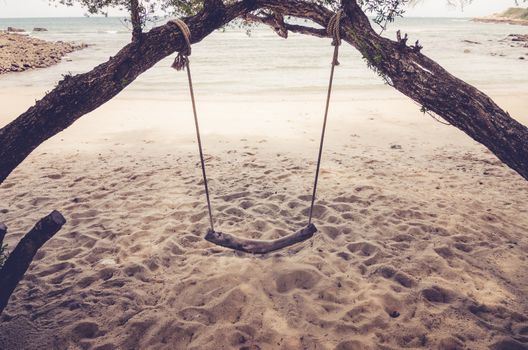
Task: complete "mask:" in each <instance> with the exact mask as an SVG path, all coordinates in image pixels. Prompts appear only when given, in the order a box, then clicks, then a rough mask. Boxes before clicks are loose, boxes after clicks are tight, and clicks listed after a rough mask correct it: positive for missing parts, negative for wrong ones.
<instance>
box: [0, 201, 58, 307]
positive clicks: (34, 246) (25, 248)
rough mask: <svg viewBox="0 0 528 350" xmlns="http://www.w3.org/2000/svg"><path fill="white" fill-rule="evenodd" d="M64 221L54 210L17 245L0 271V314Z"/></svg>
mask: <svg viewBox="0 0 528 350" xmlns="http://www.w3.org/2000/svg"><path fill="white" fill-rule="evenodd" d="M65 222H66V219H64V217H63V216H62V214H61V213H59V212H58V211H56V210H54V211H52V212H51V214H49V215H48V216H45V217H44V218H42V219H41V220H40V221H39V222H37V224H36V225H35V227H33V228H32V229H31V231H29V232H28V233H27V234H26V235H25V236H24V237H23V238H22V239H21V240H20V242H19V243H18V244H17V246H16V248H15V249H14V250H13V251H12V252H11V254H9V257H8V258H7V260H6V262H5V264H4V266H3V267H2V268H1V269H0V314H2V311H4V308H5V307H6V306H7V302H8V301H9V298H10V297H11V294H12V293H13V291H14V290H15V288H16V286H17V285H18V283H19V282H20V280H21V279H22V277H24V274H25V273H26V271H27V269H28V268H29V265H30V264H31V262H32V261H33V257H34V256H35V254H36V253H37V251H38V250H39V249H40V248H41V247H42V246H43V245H44V243H46V242H47V241H48V240H49V239H50V238H51V237H53V236H54V235H55V233H57V232H58V231H59V230H60V229H61V227H62V225H64V223H65Z"/></svg>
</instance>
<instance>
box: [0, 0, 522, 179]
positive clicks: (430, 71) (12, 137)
mask: <svg viewBox="0 0 528 350" xmlns="http://www.w3.org/2000/svg"><path fill="white" fill-rule="evenodd" d="M204 4H205V8H204V10H203V11H202V12H200V13H199V14H197V15H196V16H193V17H190V18H188V19H186V23H187V24H188V26H189V28H190V30H191V33H192V38H191V42H192V43H196V42H199V41H201V40H202V39H203V38H204V37H205V36H207V35H209V34H210V33H211V32H212V31H213V30H215V29H217V28H219V27H221V26H223V25H225V24H226V23H229V22H230V21H231V20H233V19H235V18H237V17H241V16H245V15H247V14H249V13H251V12H252V11H254V10H256V9H260V8H268V9H270V10H273V11H275V12H277V13H279V14H281V15H291V16H295V17H299V18H305V19H309V20H312V21H314V22H316V23H318V24H319V25H321V26H326V24H327V23H328V21H329V19H330V18H331V16H332V15H333V13H332V12H331V11H330V10H328V9H327V8H325V7H323V6H320V5H317V4H315V3H308V2H304V1H302V0H243V1H241V2H236V3H235V4H233V5H229V6H223V5H222V3H221V1H218V0H214V1H213V0H210V1H205V2H204ZM343 5H344V8H345V12H346V14H347V17H348V18H345V19H344V20H343V22H342V34H343V39H344V40H346V41H347V42H349V43H350V44H352V45H353V46H354V47H355V48H357V49H358V50H359V51H360V52H361V53H362V54H363V56H364V57H365V58H366V60H367V62H368V64H369V65H370V66H371V67H373V68H374V69H376V70H377V71H378V72H379V73H380V74H381V75H382V76H383V77H385V79H386V80H387V81H388V82H389V83H390V84H391V85H392V86H394V87H395V88H396V89H398V90H399V91H401V92H402V93H404V94H405V95H407V96H409V97H410V98H412V99H413V100H415V101H417V102H418V103H420V104H422V105H423V106H424V108H425V109H428V110H431V111H434V112H435V113H437V114H438V115H440V116H441V117H443V118H444V119H446V120H447V121H449V122H450V123H451V124H452V125H454V126H456V127H458V128H459V129H461V130H462V131H464V132H465V133H466V134H468V135H469V136H471V137H472V138H473V139H475V140H477V141H478V142H480V143H482V144H483V145H485V146H486V147H488V148H489V149H490V150H491V151H492V152H493V153H494V154H495V155H496V156H497V157H498V158H499V159H501V160H502V161H503V162H504V163H506V164H507V165H508V166H510V167H511V168H512V169H514V170H515V171H517V172H518V173H519V174H520V175H521V176H523V177H524V178H525V179H528V128H526V127H525V126H523V125H522V124H520V123H519V122H517V121H515V120H514V119H512V118H511V117H510V116H509V115H508V113H506V112H505V111H504V110H502V109H501V108H500V107H498V106H497V105H496V104H495V103H494V102H493V101H492V100H491V99H490V98H489V97H488V96H486V95H485V94H484V93H482V92H481V91H479V90H477V89H475V88H474V87H472V86H471V85H469V84H466V83H465V82H463V81H461V80H459V79H457V78H455V77H454V76H452V75H451V74H449V73H448V72H447V71H445V70H444V69H443V68H442V67H441V66H440V65H438V64H437V63H436V62H434V61H433V60H431V59H429V58H427V57H426V56H424V55H423V54H421V53H420V52H419V48H418V47H409V46H406V44H405V41H391V40H389V39H386V38H383V37H381V36H379V35H378V34H377V33H376V32H375V31H374V30H373V29H372V27H371V26H370V23H369V21H368V19H367V17H366V16H365V14H364V13H363V12H362V10H361V8H360V7H359V6H358V5H357V3H356V1H355V0H343ZM275 22H276V24H277V23H278V21H275ZM279 24H280V23H279ZM285 26H286V27H287V29H288V30H292V31H298V32H302V33H304V34H312V35H317V36H323V35H324V32H322V31H321V30H314V29H312V28H309V27H304V26H293V25H289V24H285ZM184 47H185V41H184V40H183V37H182V35H181V34H180V33H179V32H178V29H177V27H176V26H175V25H173V24H166V25H164V26H161V27H157V28H154V29H152V30H151V31H149V32H148V33H145V34H143V35H142V40H140V41H135V42H133V43H131V44H128V45H127V46H125V47H124V48H123V49H122V50H121V51H120V52H119V53H118V54H117V55H116V56H114V57H112V58H111V59H110V60H109V61H108V62H106V63H103V64H101V65H100V66H98V67H96V68H95V69H94V70H92V71H90V72H88V73H85V74H80V75H77V76H75V77H67V78H65V79H64V80H63V81H61V82H60V83H59V84H58V86H57V87H56V88H55V89H54V90H53V91H51V92H50V93H49V94H47V95H46V96H45V97H44V98H43V99H42V100H40V101H38V102H37V103H36V104H35V106H33V107H31V108H30V109H29V110H28V111H27V112H25V113H24V114H22V115H21V116H19V117H18V118H17V119H15V120H14V121H13V122H11V123H10V124H8V125H7V126H5V127H4V128H3V129H1V130H0V144H1V145H2V148H0V165H1V166H0V183H2V182H3V181H4V180H5V179H6V178H7V176H8V175H9V174H10V173H11V172H12V171H13V169H15V168H16V167H17V166H18V165H19V164H20V163H21V162H22V161H23V160H24V159H25V158H26V157H27V156H28V155H29V154H30V153H31V152H32V151H33V150H34V149H35V148H36V147H37V146H38V145H40V144H41V143H42V142H44V141H45V140H47V139H48V138H50V137H52V136H54V135H55V134H57V133H59V132H60V131H62V130H64V129H65V128H67V127H68V126H70V125H71V124H72V123H73V122H74V121H75V120H77V119H78V118H80V117H81V116H82V115H84V114H86V113H88V112H91V111H93V110H94V109H96V108H97V107H99V106H101V105H102V104H103V103H105V102H107V101H108V100H110V99H111V98H113V97H114V96H116V95H117V94H118V93H119V92H120V91H121V90H123V89H124V88H125V87H126V86H127V85H128V84H130V83H131V82H132V81H133V80H134V79H135V78H136V77H137V76H138V75H140V74H141V73H143V72H144V71H146V70H147V69H149V68H151V67H152V66H153V65H154V64H155V63H157V62H158V61H160V60H161V59H163V58H165V57H166V56H168V55H170V54H171V53H173V52H174V51H176V50H181V49H183V48H184Z"/></svg>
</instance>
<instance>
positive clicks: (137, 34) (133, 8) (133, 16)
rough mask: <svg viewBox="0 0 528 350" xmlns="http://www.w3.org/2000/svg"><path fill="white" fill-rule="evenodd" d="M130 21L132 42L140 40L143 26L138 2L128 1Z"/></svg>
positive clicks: (134, 0)
mask: <svg viewBox="0 0 528 350" xmlns="http://www.w3.org/2000/svg"><path fill="white" fill-rule="evenodd" d="M130 21H131V22H132V40H133V41H137V40H140V39H141V34H143V25H142V23H141V14H140V5H139V0H130Z"/></svg>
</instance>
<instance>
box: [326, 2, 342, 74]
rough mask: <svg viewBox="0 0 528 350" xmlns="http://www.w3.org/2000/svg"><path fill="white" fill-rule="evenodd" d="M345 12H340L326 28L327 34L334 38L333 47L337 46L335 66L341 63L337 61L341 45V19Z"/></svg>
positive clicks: (334, 59) (333, 62)
mask: <svg viewBox="0 0 528 350" xmlns="http://www.w3.org/2000/svg"><path fill="white" fill-rule="evenodd" d="M343 14H344V12H343V10H342V9H341V10H338V11H337V12H336V13H335V14H334V15H333V16H332V18H330V20H329V21H328V25H327V26H326V32H327V33H328V35H329V36H331V37H332V38H333V40H332V45H333V46H335V47H336V48H335V50H334V58H333V61H332V64H333V65H336V66H338V65H339V61H338V60H337V56H338V51H339V50H338V47H339V46H340V45H341V19H342V18H343Z"/></svg>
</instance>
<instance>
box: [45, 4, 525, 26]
mask: <svg viewBox="0 0 528 350" xmlns="http://www.w3.org/2000/svg"><path fill="white" fill-rule="evenodd" d="M48 1H49V2H50V3H58V4H62V5H67V6H72V5H74V4H80V5H82V6H83V7H84V8H86V10H87V12H88V14H103V15H106V14H107V13H108V9H109V8H117V9H120V10H124V11H126V12H128V13H130V12H131V10H132V8H131V6H133V5H132V4H133V3H134V1H130V0H48ZM236 1H237V0H224V3H226V4H229V3H234V2H236ZM305 1H307V2H312V3H316V4H318V5H322V6H325V7H327V8H329V9H331V10H333V11H336V10H337V9H338V8H339V7H340V6H341V0H305ZM351 1H354V0H351ZM356 1H357V2H358V4H359V5H360V6H361V7H362V9H363V10H364V11H365V12H366V13H367V14H369V15H373V16H374V22H375V23H377V24H378V25H380V26H381V27H382V28H383V29H385V27H386V25H387V23H389V22H392V21H394V19H395V18H397V17H399V16H402V15H403V13H404V12H405V8H406V7H407V6H408V5H412V4H416V3H419V2H421V1H424V0H356ZM444 1H446V3H447V4H449V5H452V6H460V7H463V6H464V5H465V4H469V3H471V2H472V1H473V0H444ZM526 1H528V0H512V2H515V3H516V4H519V3H520V2H526ZM137 3H138V5H139V6H138V7H139V8H138V10H139V14H140V20H141V25H142V26H144V25H145V23H146V22H147V21H149V20H156V19H157V18H158V15H165V16H173V17H183V16H191V15H194V14H196V13H197V12H198V11H200V10H201V9H202V7H203V0H138V1H137Z"/></svg>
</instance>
